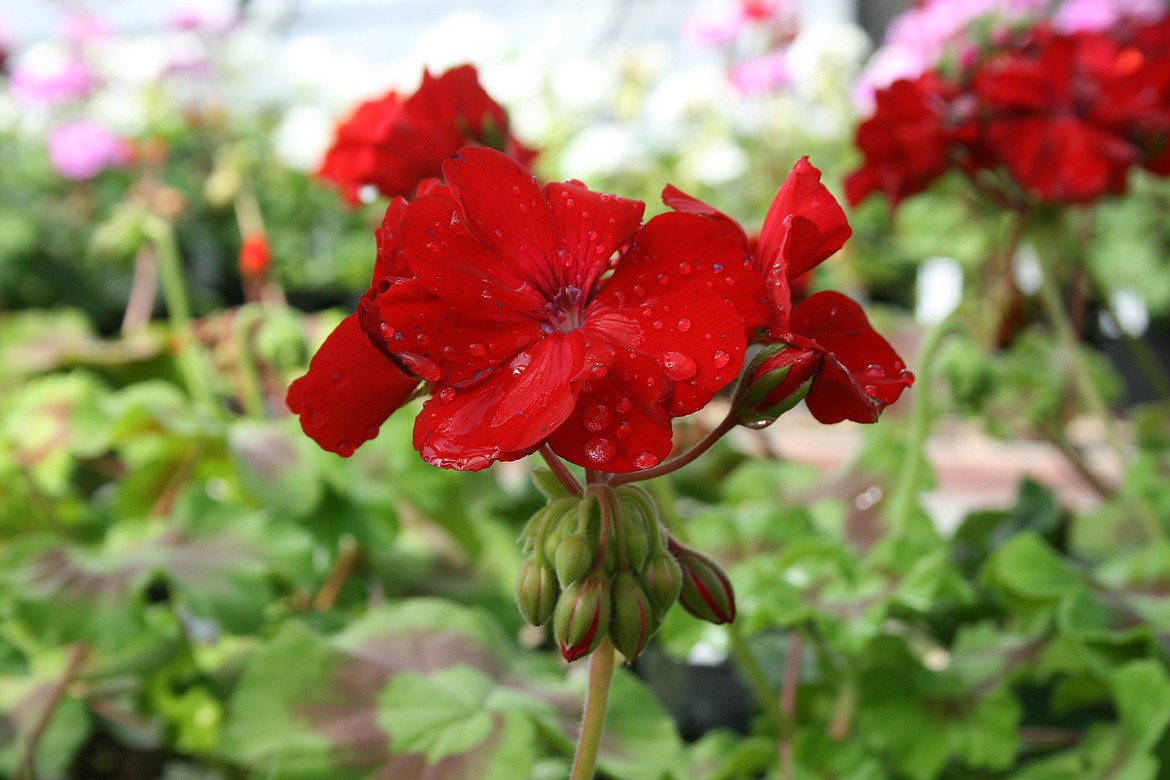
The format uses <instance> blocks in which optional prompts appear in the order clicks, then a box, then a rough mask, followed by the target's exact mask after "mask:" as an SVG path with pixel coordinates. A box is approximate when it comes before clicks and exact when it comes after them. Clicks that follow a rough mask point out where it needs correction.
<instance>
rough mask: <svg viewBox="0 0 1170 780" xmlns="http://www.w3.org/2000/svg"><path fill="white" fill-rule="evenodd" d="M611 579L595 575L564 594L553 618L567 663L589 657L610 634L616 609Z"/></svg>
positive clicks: (555, 630)
mask: <svg viewBox="0 0 1170 780" xmlns="http://www.w3.org/2000/svg"><path fill="white" fill-rule="evenodd" d="M611 602H612V600H611V598H610V590H609V580H608V579H607V578H606V577H605V575H604V574H598V573H593V574H590V575H589V576H587V577H585V578H584V579H580V580H577V581H576V582H574V583H573V584H571V585H569V586H568V587H567V588H565V589H564V591H562V593H561V597H560V599H559V600H558V601H557V606H556V612H555V615H554V617H553V635H554V636H555V637H556V640H557V644H559V645H560V647H561V655H563V656H564V657H565V660H566V661H576V660H577V659H578V658H581V657H583V656H586V655H589V654H590V653H592V652H593V651H594V650H596V649H597V646H598V645H600V644H601V640H602V639H604V638H605V636H606V633H607V632H608V631H609V625H610V614H611V610H612V603H611Z"/></svg>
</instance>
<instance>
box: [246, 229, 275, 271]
mask: <svg viewBox="0 0 1170 780" xmlns="http://www.w3.org/2000/svg"><path fill="white" fill-rule="evenodd" d="M271 265H272V253H271V252H270V251H269V249H268V237H267V236H266V235H264V234H263V233H250V234H249V235H247V236H245V237H244V242H243V243H242V244H241V245H240V274H241V275H243V276H245V277H248V278H255V277H258V276H264V275H265V274H267V273H268V268H269V267H270V266H271Z"/></svg>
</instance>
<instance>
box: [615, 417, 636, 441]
mask: <svg viewBox="0 0 1170 780" xmlns="http://www.w3.org/2000/svg"><path fill="white" fill-rule="evenodd" d="M613 432H614V433H616V434H617V437H618V438H619V439H624V438H626V437H627V436H629V435H630V434H631V433H633V432H634V426H633V425H630V423H628V422H626V421H625V420H622V421H621V422H620V423H618V425H617V427H616V428H614V429H613Z"/></svg>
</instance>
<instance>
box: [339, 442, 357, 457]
mask: <svg viewBox="0 0 1170 780" xmlns="http://www.w3.org/2000/svg"><path fill="white" fill-rule="evenodd" d="M356 449H357V447H354V446H353V444H351V443H350V441H349V439H342V440H341V441H339V442H337V449H336V450H335V452H336V453H337V454H338V455H340V456H341V457H343V458H348V457H349V456H350V455H353V451H354V450H356Z"/></svg>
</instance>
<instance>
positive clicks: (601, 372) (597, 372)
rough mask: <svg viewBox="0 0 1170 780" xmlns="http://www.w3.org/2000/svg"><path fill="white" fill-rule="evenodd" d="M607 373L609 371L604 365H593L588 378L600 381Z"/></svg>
mask: <svg viewBox="0 0 1170 780" xmlns="http://www.w3.org/2000/svg"><path fill="white" fill-rule="evenodd" d="M608 371H609V369H608V368H606V366H605V364H604V363H594V364H593V367H592V368H590V369H589V376H591V377H593V378H594V379H601V378H602V377H604V376H605V375H606V373H608Z"/></svg>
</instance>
